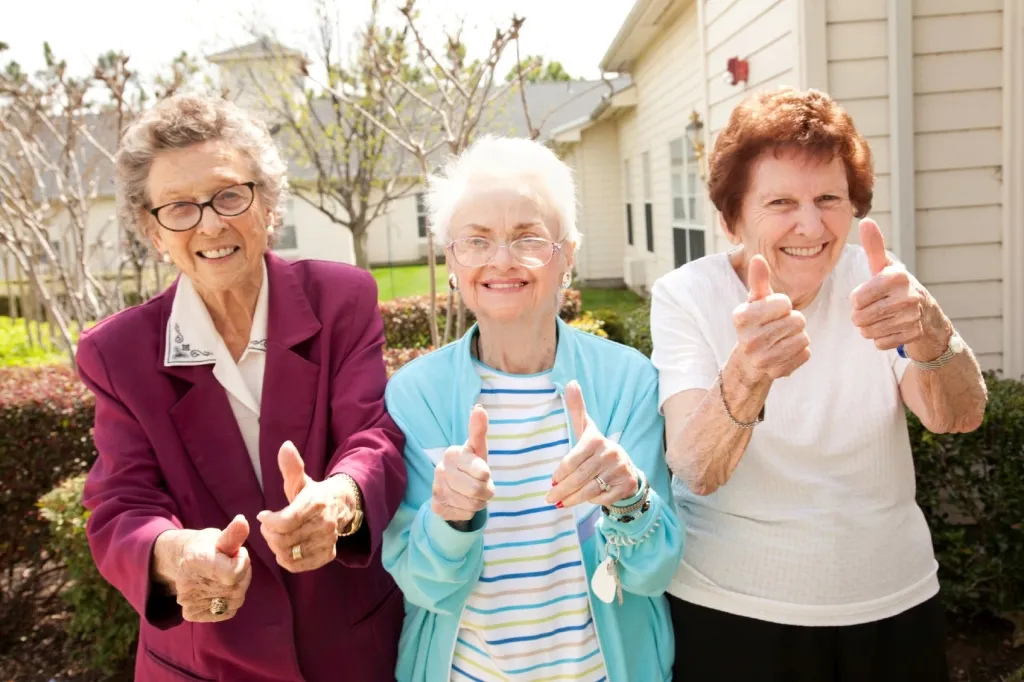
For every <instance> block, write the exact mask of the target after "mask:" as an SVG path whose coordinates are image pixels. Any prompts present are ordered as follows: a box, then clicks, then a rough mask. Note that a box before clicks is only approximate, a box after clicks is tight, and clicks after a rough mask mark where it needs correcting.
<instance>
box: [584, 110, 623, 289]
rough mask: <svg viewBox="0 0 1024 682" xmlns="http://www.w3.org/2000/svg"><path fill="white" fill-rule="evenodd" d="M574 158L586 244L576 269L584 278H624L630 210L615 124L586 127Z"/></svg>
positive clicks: (605, 123)
mask: <svg viewBox="0 0 1024 682" xmlns="http://www.w3.org/2000/svg"><path fill="white" fill-rule="evenodd" d="M574 161H575V170H576V182H577V185H578V189H579V192H580V196H581V197H582V198H583V200H582V201H581V202H580V203H581V210H580V213H579V216H578V218H577V224H578V225H579V229H580V231H581V232H582V234H583V246H582V248H581V250H580V251H579V254H578V255H577V257H576V270H577V272H578V273H579V276H580V277H581V278H583V279H589V280H605V279H622V249H623V245H624V244H625V242H626V209H625V199H624V198H623V192H622V189H623V185H622V163H621V162H620V161H619V135H618V129H617V128H616V126H615V124H614V123H612V122H601V123H598V124H596V125H594V126H593V127H591V128H587V129H586V130H584V131H583V134H582V138H581V141H580V143H579V144H577V145H575V159H574ZM634 210H635V209H634Z"/></svg>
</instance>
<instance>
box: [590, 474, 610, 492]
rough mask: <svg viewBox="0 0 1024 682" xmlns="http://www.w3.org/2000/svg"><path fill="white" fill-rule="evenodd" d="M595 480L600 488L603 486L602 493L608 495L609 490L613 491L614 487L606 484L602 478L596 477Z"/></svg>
mask: <svg viewBox="0 0 1024 682" xmlns="http://www.w3.org/2000/svg"><path fill="white" fill-rule="evenodd" d="M594 480H595V481H597V484H598V485H599V486H601V492H605V493H606V492H608V491H609V490H611V489H612V487H611V486H610V485H608V484H607V483H605V482H604V479H603V478H601V477H600V476H595V477H594Z"/></svg>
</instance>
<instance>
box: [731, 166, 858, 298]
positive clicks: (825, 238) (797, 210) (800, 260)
mask: <svg viewBox="0 0 1024 682" xmlns="http://www.w3.org/2000/svg"><path fill="white" fill-rule="evenodd" d="M852 221H853V205H852V204H851V203H850V197H849V191H848V185H847V177H846V167H845V166H844V165H843V162H842V160H841V159H840V158H839V157H833V158H832V159H831V161H828V162H822V161H820V160H818V159H815V158H812V157H809V156H807V155H806V154H803V153H801V152H799V151H795V150H784V151H782V152H781V153H779V154H778V155H776V154H775V153H774V152H773V151H767V152H764V153H763V154H761V156H759V157H758V158H757V159H756V160H755V161H754V164H753V167H752V168H751V172H750V185H749V188H748V189H747V193H746V194H745V195H744V198H743V206H742V209H741V211H740V215H739V217H738V219H737V221H736V225H734V226H733V229H732V230H726V235H727V236H728V237H729V241H731V242H732V243H733V244H737V245H742V246H743V254H742V255H743V261H742V263H737V266H738V267H737V272H738V273H739V274H740V277H741V278H742V279H743V280H744V282H745V281H746V272H747V268H746V266H747V263H749V261H750V258H751V257H752V256H753V255H754V254H757V253H759V254H761V255H762V256H764V257H765V259H766V260H767V261H768V267H769V268H770V270H771V285H772V290H773V291H775V292H776V293H783V294H786V295H787V296H789V297H790V299H791V300H792V301H793V305H794V307H797V308H802V307H805V306H806V305H807V304H809V303H810V302H811V301H813V300H814V297H815V296H816V295H817V293H818V289H819V288H820V287H821V284H822V282H824V281H825V278H826V277H827V276H828V274H829V273H830V272H832V269H833V268H834V267H835V265H836V263H837V262H838V261H839V257H840V256H841V255H842V252H843V247H844V246H845V245H846V238H847V236H848V234H849V232H850V225H851V223H852Z"/></svg>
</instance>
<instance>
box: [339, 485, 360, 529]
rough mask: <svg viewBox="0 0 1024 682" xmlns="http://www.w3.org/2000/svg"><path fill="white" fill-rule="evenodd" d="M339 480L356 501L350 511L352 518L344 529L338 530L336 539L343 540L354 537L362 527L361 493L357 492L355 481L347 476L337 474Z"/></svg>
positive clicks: (357, 487)
mask: <svg viewBox="0 0 1024 682" xmlns="http://www.w3.org/2000/svg"><path fill="white" fill-rule="evenodd" d="M338 476H339V477H340V478H341V480H342V483H344V485H345V486H346V487H347V488H348V489H349V490H350V491H351V493H352V497H353V499H355V501H356V506H355V508H354V509H352V518H351V520H350V521H349V523H348V525H347V526H346V527H344V528H338V537H339V538H345V537H348V536H349V535H354V534H355V533H357V532H358V531H359V529H360V528H361V527H362V525H363V493H362V491H361V490H359V486H358V485H356V482H355V480H353V478H352V477H351V476H349V475H348V474H338Z"/></svg>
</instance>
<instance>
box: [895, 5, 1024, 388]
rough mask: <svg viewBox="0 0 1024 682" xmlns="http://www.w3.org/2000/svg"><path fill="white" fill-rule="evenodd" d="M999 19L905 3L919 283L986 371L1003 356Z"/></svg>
mask: <svg viewBox="0 0 1024 682" xmlns="http://www.w3.org/2000/svg"><path fill="white" fill-rule="evenodd" d="M1002 10H1003V0H972V2H970V3H963V2H957V1H956V0H914V3H913V17H914V18H913V35H914V40H913V44H914V58H913V60H914V61H913V65H914V131H915V136H914V163H915V174H916V182H915V185H916V187H915V190H916V191H915V197H914V198H915V203H916V221H915V224H916V234H917V275H918V277H919V278H920V279H921V281H922V283H923V284H924V285H925V286H927V287H928V289H929V291H931V292H932V293H933V294H934V295H935V297H936V298H937V299H938V301H939V303H940V304H942V306H943V309H944V310H945V311H946V313H947V315H949V316H950V318H951V319H952V320H953V323H954V324H955V325H956V327H957V329H958V330H959V331H960V333H961V335H963V337H964V339H965V340H966V341H967V343H968V344H970V346H971V348H972V349H973V350H974V351H975V353H977V354H978V359H979V361H980V363H981V364H982V366H983V367H985V368H997V367H1001V365H1002V351H1003V329H1002V325H1003V297H1002V293H1003V288H1002V274H1003V271H1002V266H1003V253H1002V243H1001V242H1002V212H1003V205H1002V178H1001V164H1002V162H1003V148H1002V146H1003V130H1002V125H1003V121H1002V111H1003V110H1002V83H1003V55H1002V48H1003V24H1002V22H1003V12H1002ZM1018 342H1020V343H1024V339H1021V340H1018Z"/></svg>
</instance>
